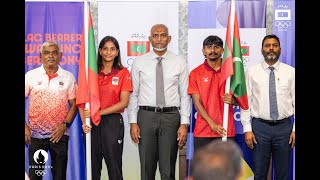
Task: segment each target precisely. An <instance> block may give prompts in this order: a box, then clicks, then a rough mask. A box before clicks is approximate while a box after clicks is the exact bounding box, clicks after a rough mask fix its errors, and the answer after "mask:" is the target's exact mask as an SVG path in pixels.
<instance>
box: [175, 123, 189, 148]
mask: <svg viewBox="0 0 320 180" xmlns="http://www.w3.org/2000/svg"><path fill="white" fill-rule="evenodd" d="M177 133H178V138H177V141H179V142H178V147H179V149H182V148H183V146H184V145H185V144H186V142H187V134H188V128H187V126H186V125H183V124H181V125H180V127H179V129H178V132H177Z"/></svg>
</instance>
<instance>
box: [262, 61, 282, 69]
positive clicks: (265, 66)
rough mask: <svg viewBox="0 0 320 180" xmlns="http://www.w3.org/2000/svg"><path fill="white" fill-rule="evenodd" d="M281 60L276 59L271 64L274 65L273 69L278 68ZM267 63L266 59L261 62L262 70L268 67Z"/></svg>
mask: <svg viewBox="0 0 320 180" xmlns="http://www.w3.org/2000/svg"><path fill="white" fill-rule="evenodd" d="M280 64H281V62H280V61H279V60H278V61H277V62H276V63H274V64H273V65H272V66H273V67H274V69H276V70H279V67H280ZM269 66H270V65H269V64H267V63H266V61H263V62H262V67H263V69H264V70H266V69H268V68H269Z"/></svg>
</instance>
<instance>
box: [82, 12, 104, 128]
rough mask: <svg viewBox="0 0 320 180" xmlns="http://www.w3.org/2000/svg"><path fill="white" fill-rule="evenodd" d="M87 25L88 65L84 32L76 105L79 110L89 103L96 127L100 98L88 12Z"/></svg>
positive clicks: (91, 28) (92, 35)
mask: <svg viewBox="0 0 320 180" xmlns="http://www.w3.org/2000/svg"><path fill="white" fill-rule="evenodd" d="M88 24H89V27H88V28H89V30H88V54H87V57H88V64H87V66H86V60H85V55H86V54H85V53H86V51H85V39H84V38H85V36H84V32H82V39H81V48H80V60H79V73H78V91H77V98H76V104H77V106H78V107H80V108H85V103H87V102H89V103H90V113H91V119H92V122H93V123H94V124H95V125H98V124H99V122H100V119H101V118H100V114H99V109H100V96H99V86H98V65H97V56H96V45H95V38H94V33H93V27H92V19H91V13H90V11H89V23H88ZM86 68H88V81H87V78H86Z"/></svg>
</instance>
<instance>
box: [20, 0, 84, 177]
mask: <svg viewBox="0 0 320 180" xmlns="http://www.w3.org/2000/svg"><path fill="white" fill-rule="evenodd" d="M82 29H83V2H75V3H70V2H25V72H27V71H29V70H31V69H34V68H37V67H39V66H41V64H42V63H41V60H40V57H39V54H40V47H41V44H42V43H43V42H45V41H47V40H53V41H57V42H59V44H60V46H61V51H62V55H63V57H62V59H61V61H60V65H61V67H62V68H64V69H66V70H68V71H70V72H72V73H73V75H74V76H75V78H76V79H77V77H78V60H79V56H80V43H81V34H82ZM26 117H27V106H26ZM27 123H28V120H27ZM69 135H70V138H69V146H68V148H69V150H68V165H67V180H85V179H86V176H85V158H84V143H83V138H82V128H81V120H80V117H79V115H76V117H75V119H74V121H73V123H72V124H71V126H70V128H69ZM48 155H49V156H50V154H48ZM29 160H32V159H29V157H28V147H27V146H26V148H25V170H26V172H27V173H28V170H29ZM50 163H51V160H50V158H49V159H48V161H47V162H46V165H49V164H50ZM46 172H47V173H45V175H44V176H43V180H51V179H52V177H51V169H50V168H47V170H46Z"/></svg>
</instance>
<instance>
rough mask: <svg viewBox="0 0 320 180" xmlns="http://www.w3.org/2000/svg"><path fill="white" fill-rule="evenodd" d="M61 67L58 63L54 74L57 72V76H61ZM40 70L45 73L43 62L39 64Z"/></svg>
mask: <svg viewBox="0 0 320 180" xmlns="http://www.w3.org/2000/svg"><path fill="white" fill-rule="evenodd" d="M61 69H62V68H61V67H60V65H58V71H57V72H56V74H58V76H61V74H62V70H61ZM40 72H41V73H42V74H47V71H46V70H45V69H44V66H43V64H42V65H41V66H40Z"/></svg>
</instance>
